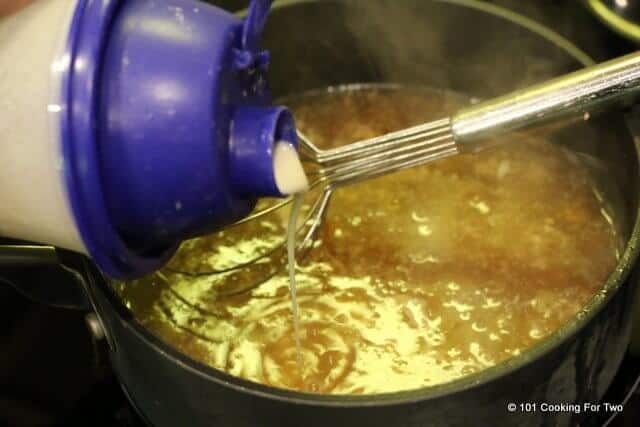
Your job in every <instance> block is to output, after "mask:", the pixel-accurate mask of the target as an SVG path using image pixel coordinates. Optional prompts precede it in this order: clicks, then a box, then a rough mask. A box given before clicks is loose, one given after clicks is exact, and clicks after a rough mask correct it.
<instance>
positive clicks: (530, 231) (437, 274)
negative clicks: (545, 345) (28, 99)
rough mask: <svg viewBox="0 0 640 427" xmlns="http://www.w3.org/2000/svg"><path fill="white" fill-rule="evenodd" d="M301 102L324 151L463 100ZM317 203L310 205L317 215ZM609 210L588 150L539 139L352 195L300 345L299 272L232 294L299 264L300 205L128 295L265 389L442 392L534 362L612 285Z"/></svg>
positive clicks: (322, 264)
mask: <svg viewBox="0 0 640 427" xmlns="http://www.w3.org/2000/svg"><path fill="white" fill-rule="evenodd" d="M286 102H287V105H290V106H291V107H292V108H293V111H294V112H295V114H296V119H297V123H298V126H299V127H300V128H301V130H302V131H303V132H305V134H307V135H308V136H309V137H310V139H311V140H312V141H313V142H314V143H316V144H317V145H318V146H320V147H322V148H330V147H332V146H337V145H342V144H347V143H350V142H353V141H355V140H358V139H363V138H368V137H373V136H376V135H379V134H382V133H385V132H389V131H393V130H396V129H400V128H402V127H406V126H410V125H415V124H418V123H423V122H426V121H430V120H433V119H438V118H440V117H442V116H443V115H444V114H445V113H447V112H452V111H454V109H456V108H458V107H459V106H460V105H461V104H462V102H461V99H460V98H458V97H456V96H452V95H448V94H443V93H440V92H432V91H419V90H415V89H411V90H382V89H381V90H374V89H370V90H362V91H356V92H332V93H325V94H312V95H307V96H301V97H297V98H294V99H290V100H287V101H286ZM317 196H318V194H317V192H311V193H310V194H308V195H306V196H305V198H304V203H303V207H302V209H301V210H302V213H301V219H302V220H304V219H305V217H306V215H308V209H309V205H310V204H311V203H312V202H313V201H314V200H315V197H317ZM601 199H602V197H601V195H600V193H599V192H598V190H597V189H596V188H594V186H593V182H592V179H591V178H590V174H589V170H588V169H587V168H586V167H585V166H584V165H583V163H582V162H581V161H580V160H579V158H578V157H576V156H575V155H573V154H571V153H568V152H566V151H565V150H563V149H562V148H560V147H558V146H556V145H553V144H551V143H549V142H546V141H543V140H539V139H538V140H526V139H524V138H521V140H519V141H515V142H514V143H513V144H510V145H507V146H503V147H501V148H498V149H494V150H491V151H486V152H483V153H481V154H478V155H465V156H457V157H452V158H448V159H444V160H442V161H438V162H436V163H433V164H429V165H425V166H423V167H419V168H416V169H411V170H407V171H403V172H398V173H395V174H393V175H389V176H385V177H382V178H379V179H376V180H373V181H368V182H363V183H361V184H357V185H354V186H351V187H346V188H342V189H338V190H337V191H336V192H335V193H334V195H333V197H332V200H331V203H330V205H329V210H328V214H327V216H326V219H325V221H324V223H323V227H322V228H321V230H320V232H319V236H318V240H317V242H316V244H315V247H314V248H313V249H312V250H311V251H310V252H309V254H308V255H307V256H306V257H305V258H303V259H301V260H298V264H299V265H298V270H297V275H296V276H297V277H296V279H297V288H298V293H297V301H298V303H299V306H300V311H299V315H300V317H301V319H302V321H301V324H300V325H299V329H300V331H299V337H300V339H299V343H296V342H295V338H294V337H295V334H294V330H293V329H294V326H293V324H292V321H291V305H290V304H291V301H290V296H289V279H288V277H287V274H286V272H281V273H279V274H276V275H275V276H274V277H273V278H271V279H270V280H267V281H266V282H265V283H264V284H262V285H261V286H259V287H257V288H255V289H254V290H253V291H251V292H248V293H244V294H239V295H236V296H233V297H226V298H220V297H219V296H218V290H219V289H220V288H225V289H227V288H233V286H235V284H237V283H246V282H254V281H259V280H260V279H263V278H265V277H269V276H270V275H271V274H273V273H274V272H275V266H281V265H282V264H281V261H280V260H279V262H275V259H274V257H275V255H274V256H271V255H269V254H270V252H269V251H270V250H271V249H272V248H273V247H275V246H277V245H280V244H283V243H284V237H283V236H285V234H286V228H287V218H288V213H289V212H288V211H287V210H286V209H279V210H277V211H275V212H272V213H270V214H268V215H265V216H263V217H260V218H258V219H256V220H254V221H249V222H247V223H244V224H243V225H241V226H237V227H233V228H228V229H225V230H223V231H221V232H219V233H216V234H214V235H212V236H208V237H205V238H201V239H195V240H193V241H190V242H187V243H185V244H184V245H183V247H182V249H181V251H180V252H179V253H178V254H177V255H176V257H175V258H174V260H173V261H172V263H171V265H170V266H169V268H167V269H165V270H163V271H162V272H161V273H159V274H155V275H152V276H150V277H148V278H145V279H143V280H140V281H137V282H133V283H128V284H126V285H122V286H119V290H120V292H121V295H122V297H123V299H124V300H125V302H126V303H127V305H128V306H129V307H130V309H131V310H132V311H133V313H134V314H135V315H136V317H137V318H138V319H139V320H140V321H141V322H142V323H143V324H144V325H145V326H146V327H147V328H148V329H149V330H151V331H152V332H153V333H155V334H156V335H158V336H159V337H161V338H162V339H164V340H165V341H166V342H168V343H170V344H171V345H173V346H175V347H176V348H178V349H180V350H181V351H182V352H184V353H186V354H188V355H189V356H191V357H192V358H194V359H197V360H199V361H201V362H203V363H205V364H209V365H211V366H213V367H216V368H218V369H221V370H225V371H227V372H229V373H231V374H232V375H236V376H241V377H244V378H247V379H249V380H253V381H256V382H261V383H266V384H270V385H273V386H276V387H284V388H290V389H297V390H305V391H311V392H319V393H337V394H362V393H381V392H390V391H397V390H406V389H412V388H418V387H423V386H429V385H434V384H440V383H443V382H447V381H451V380H452V379H455V378H459V377H461V376H464V375H467V374H470V373H473V372H477V371H480V370H482V369H485V368H486V367H489V366H492V365H495V364H496V363H500V362H502V361H504V360H505V359H508V358H510V357H512V356H515V355H518V354H520V353H521V352H522V351H524V350H526V349H527V348H528V347H530V346H532V345H535V344H536V343H538V342H540V341H541V340H543V339H544V338H545V337H546V336H547V335H549V334H550V333H552V332H554V331H555V330H557V329H558V328H559V327H560V326H562V325H564V324H565V323H566V322H567V321H569V320H571V319H572V318H573V317H574V316H575V314H576V313H578V312H579V311H580V310H581V309H582V308H583V307H584V305H585V303H586V302H587V301H588V300H589V299H591V298H592V297H593V296H594V295H595V294H596V293H597V292H598V291H599V290H600V289H601V288H602V285H603V283H604V281H605V280H606V278H607V277H608V275H609V273H610V272H611V271H612V270H613V268H614V267H615V265H616V262H617V261H616V251H617V250H618V249H619V248H620V247H621V242H620V239H619V237H618V236H616V234H615V228H614V227H613V224H612V223H611V221H609V220H608V219H607V218H613V217H612V212H610V211H609V210H608V209H607V207H606V206H605V204H604V202H601V201H600V200H601ZM269 203H270V202H268V201H263V202H261V205H260V206H259V207H258V209H264V208H267V207H268V206H269ZM258 254H267V255H268V257H270V258H265V259H263V260H262V262H260V263H256V264H252V268H251V269H249V271H248V272H247V271H244V270H243V271H244V272H243V273H240V271H226V272H224V273H221V274H218V275H213V276H211V275H205V276H201V277H189V276H184V275H180V274H175V273H174V272H173V271H172V268H174V269H175V268H179V269H184V270H188V271H192V272H205V271H209V270H211V269H216V270H221V271H222V270H225V269H228V268H229V267H232V266H234V265H238V264H241V263H243V262H247V261H249V260H251V259H253V258H254V257H255V256H256V255H258ZM299 357H301V358H302V360H303V362H304V363H303V364H302V365H301V364H299V363H298V360H299Z"/></svg>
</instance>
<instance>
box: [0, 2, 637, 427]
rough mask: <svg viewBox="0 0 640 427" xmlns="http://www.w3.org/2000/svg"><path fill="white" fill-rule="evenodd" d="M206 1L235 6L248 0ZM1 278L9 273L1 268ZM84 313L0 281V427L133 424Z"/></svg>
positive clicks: (608, 39)
mask: <svg viewBox="0 0 640 427" xmlns="http://www.w3.org/2000/svg"><path fill="white" fill-rule="evenodd" d="M210 3H214V4H217V5H220V6H222V7H224V8H227V9H228V10H239V9H242V8H243V7H245V6H246V4H247V1H243V0H219V1H211V2H210ZM397 3H398V4H399V5H401V3H402V1H401V0H397ZM492 3H495V4H499V5H502V6H506V7H510V8H513V9H515V10H517V11H519V12H521V13H523V14H525V15H527V16H529V17H530V18H533V19H536V20H538V21H541V22H542V23H546V24H547V25H549V26H551V27H552V28H554V29H555V30H556V31H557V32H559V33H561V34H562V35H564V36H565V37H567V38H569V39H571V40H572V41H574V43H576V44H577V45H578V46H579V47H580V48H582V49H583V50H584V51H585V52H586V53H588V54H589V55H591V56H592V57H594V58H595V59H597V60H603V59H606V58H610V57H613V56H617V55H620V54H622V53H624V52H628V51H631V50H633V49H635V47H634V46H632V45H631V44H629V43H627V42H625V41H623V40H621V39H620V38H618V37H617V36H615V35H613V34H612V33H610V32H609V31H607V30H606V29H604V28H603V27H602V26H601V25H600V23H599V22H598V21H597V20H596V19H595V18H592V17H591V16H590V15H589V14H588V13H587V12H586V10H584V9H583V8H582V6H580V5H579V2H578V1H576V0H557V1H554V0H527V1H522V0H520V1H518V0H495V1H492ZM3 276H8V272H7V271H4V270H0V277H3ZM22 277H26V276H22ZM29 280H30V281H33V282H34V283H36V284H38V285H39V286H47V287H55V286H57V285H60V283H56V282H59V281H61V280H62V279H60V278H59V277H57V276H56V275H55V274H53V272H50V271H47V272H33V271H32V272H30V278H29ZM84 318H85V314H84V313H82V312H78V311H69V310H62V309H54V308H49V307H46V306H43V305H40V304H37V303H32V302H30V301H29V300H27V299H26V298H24V297H22V296H21V295H19V294H18V293H16V292H15V291H14V290H13V288H11V287H9V286H6V284H3V283H2V282H1V281H0V426H2V425H8V426H53V425H92V426H111V425H114V426H115V425H137V423H138V422H137V421H136V420H135V419H134V418H135V417H134V416H133V415H132V412H131V411H130V410H129V409H128V408H127V407H126V404H125V398H124V395H123V394H122V392H121V391H120V389H119V387H118V385H117V382H116V381H115V379H114V378H113V374H112V372H111V371H110V369H109V365H108V360H107V359H106V356H105V353H104V348H103V347H102V343H94V342H93V341H92V339H91V336H90V334H89V333H88V330H87V327H86V324H85V319H84ZM634 362H635V361H634ZM631 372H635V371H632V370H629V371H626V370H625V371H623V372H622V373H621V374H620V375H621V376H627V375H632V374H631ZM638 406H640V402H638V398H637V395H636V398H635V404H634V405H631V404H629V405H628V406H627V410H626V411H625V413H624V414H623V416H621V417H618V419H617V420H616V422H615V423H613V424H611V425H612V426H621V425H640V424H639V421H638V420H640V418H638V416H639V414H640V412H638V410H637V409H636V408H637V407H638Z"/></svg>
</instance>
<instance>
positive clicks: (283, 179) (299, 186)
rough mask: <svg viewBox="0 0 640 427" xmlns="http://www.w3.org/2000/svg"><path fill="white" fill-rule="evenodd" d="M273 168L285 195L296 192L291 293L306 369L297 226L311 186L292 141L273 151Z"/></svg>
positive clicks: (298, 352) (289, 242)
mask: <svg viewBox="0 0 640 427" xmlns="http://www.w3.org/2000/svg"><path fill="white" fill-rule="evenodd" d="M273 170H274V177H275V181H276V185H277V186H278V190H280V192H281V193H282V194H296V196H295V197H294V199H293V205H292V206H291V214H290V216H289V224H288V226H287V258H288V266H289V291H290V293H291V311H292V315H293V334H294V339H295V343H296V360H297V363H298V368H299V369H300V370H302V351H301V345H300V314H299V310H298V299H297V292H296V226H297V219H298V216H299V213H300V208H302V201H303V197H302V195H301V194H300V193H302V192H304V191H306V190H307V189H308V188H309V181H308V180H307V176H306V175H305V173H304V169H303V168H302V163H301V162H300V158H299V157H298V153H297V151H296V149H295V148H294V147H293V146H292V145H291V144H289V143H287V142H285V141H281V142H278V143H276V145H275V148H274V153H273Z"/></svg>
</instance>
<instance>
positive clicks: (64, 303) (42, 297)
mask: <svg viewBox="0 0 640 427" xmlns="http://www.w3.org/2000/svg"><path fill="white" fill-rule="evenodd" d="M79 256H80V255H77V254H70V253H68V252H66V251H63V250H60V249H57V248H55V247H53V246H39V245H0V283H3V284H6V285H9V286H11V287H13V288H15V289H16V290H17V291H18V292H20V293H21V294H22V295H24V296H25V297H27V298H29V299H31V300H33V301H36V302H39V303H43V304H46V305H50V306H54V307H61V308H69V309H78V310H86V311H89V310H91V304H90V303H89V301H88V298H87V296H86V294H85V286H84V278H83V276H82V275H81V274H80V273H78V270H76V269H75V268H74V267H72V265H73V263H72V262H68V260H67V258H70V257H79Z"/></svg>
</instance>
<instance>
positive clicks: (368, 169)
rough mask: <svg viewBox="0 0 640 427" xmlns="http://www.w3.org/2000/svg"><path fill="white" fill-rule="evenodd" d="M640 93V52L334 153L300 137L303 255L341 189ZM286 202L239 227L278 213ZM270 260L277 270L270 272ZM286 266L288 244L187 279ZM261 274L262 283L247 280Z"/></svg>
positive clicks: (240, 286) (233, 289)
mask: <svg viewBox="0 0 640 427" xmlns="http://www.w3.org/2000/svg"><path fill="white" fill-rule="evenodd" d="M639 91H640V52H639V53H634V54H631V55H627V56H624V57H621V58H618V59H615V60H612V61H608V62H605V63H602V64H599V65H595V66H592V67H588V68H585V69H582V70H580V71H577V72H574V73H571V74H568V75H565V76H563V77H559V78H556V79H553V80H550V81H547V82H544V83H541V84H538V85H536V86H533V87H530V88H527V89H524V90H520V91H517V92H514V93H511V94H509V95H506V96H502V97H499V98H496V99H493V100H489V101H486V102H483V103H480V104H476V105H473V106H470V107H468V108H465V109H463V110H461V111H459V112H458V113H457V114H455V115H454V116H452V117H451V118H445V119H442V120H437V121H434V122H430V123H426V124H423V125H419V126H414V127H411V128H408V129H404V130H401V131H397V132H392V133H389V134H386V135H383V136H379V137H376V138H372V139H368V140H364V141H360V142H355V143H353V144H349V145H345V146H342V147H337V148H333V149H329V150H321V149H319V148H317V147H316V146H315V145H314V144H313V143H312V142H311V141H310V140H309V139H308V138H306V137H305V136H304V135H302V134H299V139H300V155H301V158H302V159H303V161H304V162H306V163H311V164H313V165H315V167H313V168H312V170H311V171H310V172H309V179H310V182H311V188H312V190H313V189H316V190H317V189H320V190H321V195H320V196H319V197H318V198H317V199H316V201H315V202H314V203H313V205H312V206H311V209H310V210H309V213H308V214H307V217H306V218H305V221H304V222H303V225H302V226H301V227H300V228H299V229H298V230H297V238H298V240H297V241H298V244H297V249H296V251H297V254H300V255H302V254H304V253H305V251H307V250H308V249H309V248H310V247H311V244H312V242H313V237H314V235H315V232H316V231H317V229H318V228H319V226H320V224H321V222H322V218H323V216H324V214H325V212H326V208H327V205H328V203H329V200H330V198H331V194H332V192H333V191H334V190H335V189H336V188H338V187H342V186H345V185H348V184H352V183H355V182H360V181H363V180H366V179H370V178H373V177H377V176H381V175H385V174H388V173H392V172H395V171H399V170H402V169H406V168H410V167H414V166H419V165H422V164H425V163H428V162H431V161H434V160H437V159H441V158H444V157H448V156H451V155H454V154H458V153H464V152H477V151H479V150H481V149H483V148H485V147H486V146H488V145H489V144H488V143H490V142H492V141H495V137H497V136H500V135H503V134H506V133H508V132H510V131H515V130H523V129H528V128H532V127H536V126H541V125H546V124H549V123H551V122H554V123H555V122H559V121H560V119H566V118H579V119H588V118H589V117H591V116H593V115H594V114H596V113H597V112H600V111H602V110H604V109H608V108H611V107H613V106H616V105H625V103H626V104H628V103H630V102H631V101H632V100H633V99H632V98H633V97H634V96H635V95H637V93H638V92H639ZM287 203H289V200H286V201H284V202H282V203H279V204H277V205H275V206H272V207H271V208H269V209H266V210H263V211H261V212H259V213H258V214H255V215H252V216H250V217H248V218H245V219H244V220H242V221H240V222H239V223H238V224H242V223H245V222H247V221H251V220H254V219H256V218H257V217H259V216H261V215H265V214H267V213H270V212H273V211H274V210H276V209H279V208H281V207H282V206H283V205H285V204H287ZM266 258H269V259H270V264H271V267H272V268H269V269H268V271H267V270H264V269H265V263H263V262H258V261H260V260H262V259H266ZM285 264H286V250H285V243H284V242H283V243H282V244H281V245H278V246H276V247H274V248H272V249H271V250H270V251H268V252H266V253H264V254H261V255H259V256H257V257H256V258H255V259H253V260H251V261H249V262H245V263H242V264H238V265H237V266H234V267H231V268H229V269H226V270H220V271H209V272H200V273H192V272H185V271H181V272H178V273H180V274H187V275H191V276H200V275H206V274H216V273H231V274H239V275H240V276H239V277H240V280H234V281H233V283H236V284H237V285H234V286H230V287H228V288H226V289H220V293H221V294H234V293H239V292H244V291H247V290H250V289H252V288H254V287H255V286H257V285H259V284H260V283H262V282H264V281H266V280H267V279H269V278H270V277H271V276H273V275H274V274H276V273H277V272H278V271H279V270H280V269H281V268H282V267H284V265H285ZM256 269H262V270H264V271H262V270H261V271H262V273H263V274H260V275H259V279H258V280H242V277H249V276H248V275H250V274H251V272H252V271H253V273H254V274H255V271H257V270H256Z"/></svg>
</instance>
